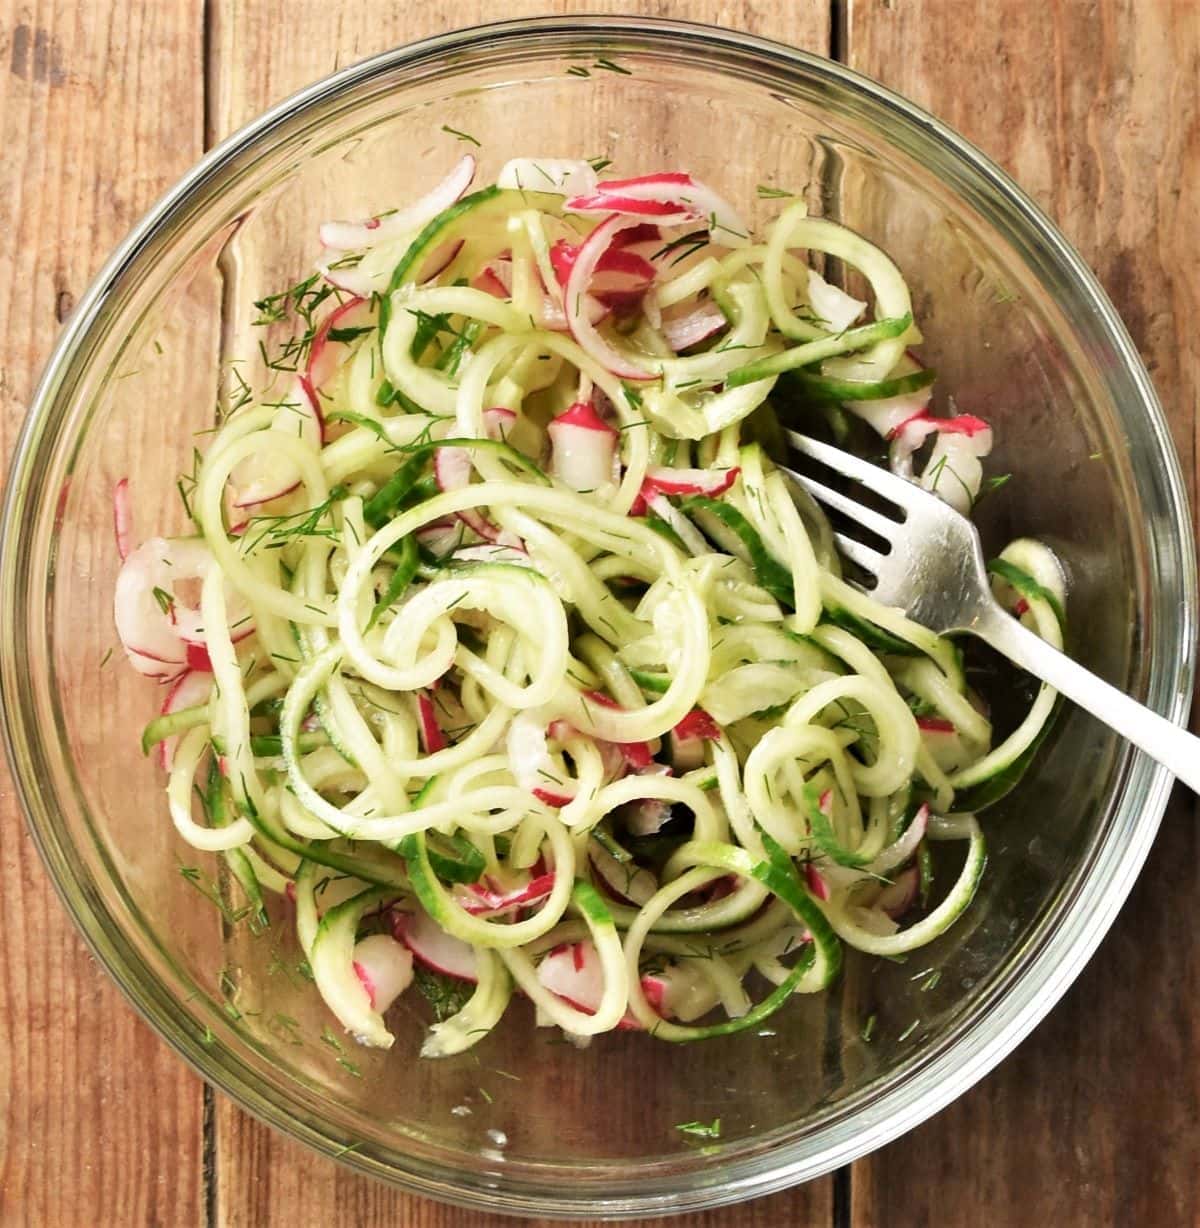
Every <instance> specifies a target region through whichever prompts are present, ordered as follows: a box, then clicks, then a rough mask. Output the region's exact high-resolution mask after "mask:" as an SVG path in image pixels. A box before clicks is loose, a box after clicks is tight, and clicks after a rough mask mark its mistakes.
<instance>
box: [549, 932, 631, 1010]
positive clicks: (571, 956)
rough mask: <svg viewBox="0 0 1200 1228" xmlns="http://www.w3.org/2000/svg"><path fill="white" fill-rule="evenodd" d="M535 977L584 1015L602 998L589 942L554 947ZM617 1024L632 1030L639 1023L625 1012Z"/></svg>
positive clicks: (601, 975)
mask: <svg viewBox="0 0 1200 1228" xmlns="http://www.w3.org/2000/svg"><path fill="white" fill-rule="evenodd" d="M537 979H538V981H539V982H540V983H541V984H542V985H544V986H545V987H546V988H547V989H548V990H549V991H550V992H551V993H552V994H556V995H557V996H558V997H560V998H562V999H563V1000H564V1001H565V1002H569V1003H570V1004H571V1005H572V1006H573V1007H575V1009H576V1010H579V1011H583V1012H584V1014H587V1015H594V1014H595V1013H596V1011H597V1010H598V1009H599V1006H600V1002H601V1000H602V999H603V997H604V969H603V967H602V965H601V963H600V956H599V955H598V954H597V952H596V948H595V946H594V945H593V944H592V943H591V942H586V941H585V942H574V943H571V944H570V945H568V946H563V947H557V948H555V949H554V950H553V951H551V952H550V954H549V955H547V956H546V958H545V959H543V960H542V962H541V963H540V964H538V966H537ZM617 1027H619V1028H623V1029H626V1030H629V1031H634V1030H639V1029H640V1028H641V1024H639V1023H638V1022H637V1020H636V1019H635V1018H634V1017H633V1016H632V1015H631V1014H630V1013H629V1012H628V1011H627V1012H626V1013H625V1016H624V1018H623V1019H622V1020H621V1021H620V1023H618V1024H617Z"/></svg>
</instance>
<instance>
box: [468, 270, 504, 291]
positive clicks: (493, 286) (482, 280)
mask: <svg viewBox="0 0 1200 1228" xmlns="http://www.w3.org/2000/svg"><path fill="white" fill-rule="evenodd" d="M471 285H472V287H473V288H474V289H476V290H482V291H483V292H484V293H485V294H490V295H492V296H493V297H495V298H508V294H509V290H508V287H507V286H506V285H505V284H504V282H503V281H502V280H501V279H500V277H499V275H498V274H497V273H496V271H495V269H494V268H493V267H492V266H491V265H490V264H489V265H487V266H486V267H485V268H484V270H483V271H482V272H481V273H480V274H479V275H478V276H477V277H476V278H475V280H474V281H472V282H471Z"/></svg>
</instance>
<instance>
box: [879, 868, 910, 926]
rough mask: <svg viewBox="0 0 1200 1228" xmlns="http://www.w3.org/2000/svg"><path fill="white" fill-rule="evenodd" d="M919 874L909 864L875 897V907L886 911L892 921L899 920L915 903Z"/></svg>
mask: <svg viewBox="0 0 1200 1228" xmlns="http://www.w3.org/2000/svg"><path fill="white" fill-rule="evenodd" d="M920 884H921V876H920V874H919V873H918V871H917V867H916V866H909V867H908V869H907V870H901V871H900V873H899V874H897V875H896V878H895V881H894V882H891V883H889V884H888V885H887V886H886V887H884V889H883V890H882V891H881V892H880V893H879V895H878V896H877V897H876V899H875V905H874V906H875V907H876V908H877V909H879V911H880V912H883V913H886V914H887V915H888V916H889V917H891V919H892V920H893V921H899V920H900V918H901V917H903V916H904V914H905V913H906V912H908V910H909V909H910V908H912V906H913V905H914V904H915V903H916V900H917V891H918V888H919V887H920Z"/></svg>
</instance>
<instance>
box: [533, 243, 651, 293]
mask: <svg viewBox="0 0 1200 1228" xmlns="http://www.w3.org/2000/svg"><path fill="white" fill-rule="evenodd" d="M635 229H636V228H635ZM578 256H579V246H577V245H575V244H573V243H569V242H567V240H566V239H559V240H558V241H557V242H556V243H555V244H554V246H553V247H552V248H551V249H550V263H551V265H552V267H553V269H554V275H555V277H557V278H558V282H559V285H561V286H563V287H564V288H565V287H566V285H567V283H568V282H569V281H570V279H571V270H572V269H573V268H574V267H575V261H576V259H577V258H578ZM657 275H658V270H657V269H656V268H655V266H654V265H653V264H651V263H650V261H649V260H647V259H646V258H645V257H644V256H642V255H639V254H638V253H637V252H635V251H631V250H630V248H629V246H628V245H627V244H624V245H618V243H617V242H614V243H613V244H612V245H611V246H610V247H609V248H608V250H607V251H606V252H604V254H603V255H602V256H601V257H600V258H599V260H597V262H596V272H595V275H594V276H593V278H592V284H591V294H592V295H593V296H594V297H595V298H597V299H598V300H599V301H600V302H601V303H603V304H604V305H605V306H606V307H617V308H627V307H629V306H630V305H636V303H637V302H639V301H640V300H641V298H642V296H643V295H644V294H645V293H646V290H647V289H648V288H649V286H650V284H651V283H652V282H653V281H654V279H655V277H656V276H657Z"/></svg>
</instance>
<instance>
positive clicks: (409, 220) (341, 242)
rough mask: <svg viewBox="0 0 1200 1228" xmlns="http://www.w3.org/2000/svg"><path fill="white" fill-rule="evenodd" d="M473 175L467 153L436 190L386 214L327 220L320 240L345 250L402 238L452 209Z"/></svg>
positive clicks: (321, 228) (471, 164)
mask: <svg viewBox="0 0 1200 1228" xmlns="http://www.w3.org/2000/svg"><path fill="white" fill-rule="evenodd" d="M474 178H475V159H474V158H473V157H472V156H471V155H470V154H464V155H463V157H462V158H461V159H460V160H459V162H458V164H457V165H456V166H455V167H454V169H453V170H452V171H451V172H450V174H448V175H447V176H446V178H445V179H443V180H442V182H441V183H439V184H438V185H437V187H436V188H434V189H433V191H431V192H429V193H427V194H426V195H425V196H422V197H421V199H420V200H418V201H415V202H414V203H413V204H411V205H409V207H408V208H407V209H400V210H398V211H397V212H396V213H389V214H388V215H387V216H386V217H373V218H368V219H367V220H366V221H365V222H325V223H323V224H322V225H321V227H320V231H319V234H320V238H321V242H322V243H323V244H324V245H325V246H326V247H330V248H333V249H334V250H336V251H343V252H346V251H357V250H359V249H360V248H367V247H376V246H378V245H379V244H380V243H386V242H388V241H389V240H391V239H399V238H403V237H404V236H405V235H407V234H411V233H412V232H413V231H414V230H418V229H420V228H421V227H422V226H424V225H425V223H426V222H429V221H431V220H432V219H433V218H435V217H437V215H438V214H439V213H442V212H443V211H444V210H446V209H448V208H450V206H451V205H452V204H454V202H455V201H456V200H458V198H459V197H460V196H461V195H462V194H463V193H464V192H465V191H466V190H467V188H469V187H470V186H471V180H472V179H474Z"/></svg>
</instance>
